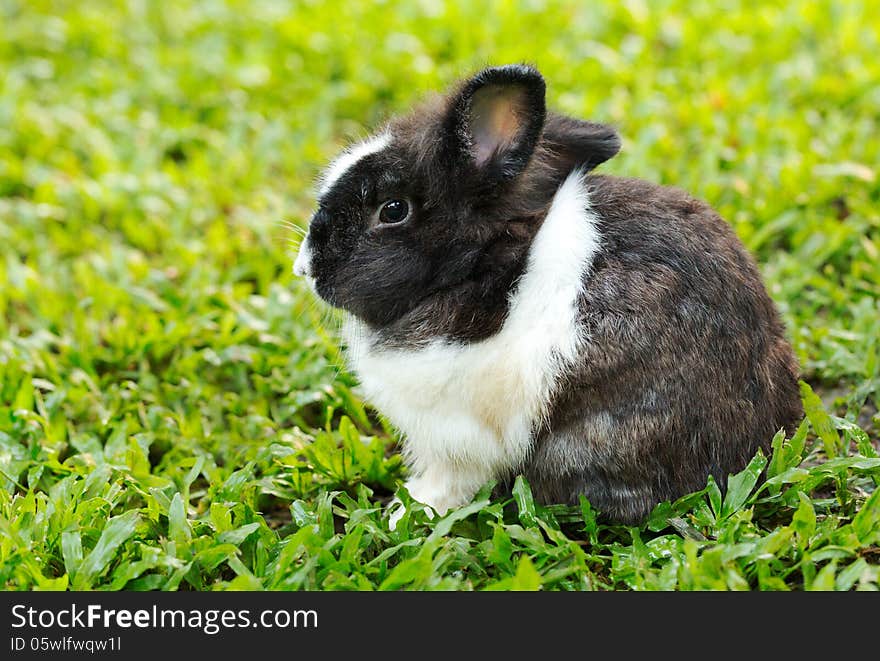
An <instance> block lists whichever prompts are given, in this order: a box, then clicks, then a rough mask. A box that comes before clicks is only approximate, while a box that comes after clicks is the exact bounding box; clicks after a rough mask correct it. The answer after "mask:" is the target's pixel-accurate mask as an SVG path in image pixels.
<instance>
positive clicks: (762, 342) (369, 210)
mask: <svg viewBox="0 0 880 661" xmlns="http://www.w3.org/2000/svg"><path fill="white" fill-rule="evenodd" d="M545 87H546V84H545V80H544V78H543V77H542V75H541V74H540V72H539V71H538V70H537V69H536V68H534V67H532V66H530V65H525V64H514V65H507V66H498V67H490V68H486V69H483V70H481V71H479V72H477V73H475V74H474V75H473V76H471V77H470V78H468V79H466V80H464V81H462V82H460V83H458V84H457V85H456V86H455V87H454V88H453V89H452V90H451V91H450V92H448V93H447V94H445V95H433V96H431V97H430V98H428V99H427V100H426V101H424V102H423V103H422V104H421V105H419V106H418V107H417V108H416V109H415V110H414V111H413V112H411V113H410V114H408V115H406V116H402V117H396V118H393V119H391V120H390V121H388V123H387V124H386V125H385V126H384V127H383V128H382V129H381V130H379V131H378V132H377V133H376V134H375V135H374V136H372V137H370V138H369V139H366V140H364V141H362V142H360V143H358V144H356V145H354V146H352V147H350V148H348V149H347V150H345V151H344V152H343V153H342V154H341V155H340V156H339V157H338V158H337V159H336V160H334V161H333V162H332V163H331V164H330V165H329V167H328V168H327V169H326V171H325V173H324V175H323V177H322V178H321V179H320V184H319V190H318V204H317V210H316V211H315V213H314V215H313V217H312V218H311V220H310V223H309V227H308V231H307V232H306V236H305V238H304V240H303V241H302V244H301V246H300V249H299V252H298V254H297V256H296V259H295V263H294V272H295V274H297V275H299V276H303V277H305V278H306V279H307V280H308V282H309V284H310V286H311V287H312V288H313V290H314V291H315V292H316V294H317V295H318V296H319V297H320V298H321V299H323V300H324V301H326V302H327V303H329V304H330V305H331V306H334V307H337V308H341V309H342V310H344V311H345V312H346V313H347V314H345V315H343V316H344V318H345V321H344V322H343V326H342V336H343V340H344V344H345V355H346V362H347V363H348V365H349V366H350V368H351V370H352V371H353V373H354V374H355V375H356V377H357V378H358V379H359V380H360V384H361V388H362V391H363V394H364V395H365V398H366V400H367V401H368V402H370V403H371V404H372V405H373V406H375V407H376V408H377V409H378V411H379V412H380V413H381V414H383V415H384V416H385V417H386V418H387V419H388V420H389V421H390V422H391V423H392V424H393V426H394V427H395V428H396V429H397V430H398V431H399V432H400V434H401V438H402V450H403V456H404V460H405V462H406V464H407V466H408V469H409V475H410V477H409V478H408V480H407V481H406V483H405V486H406V488H407V490H408V492H409V494H410V495H411V496H412V498H413V499H415V500H416V501H419V502H421V503H424V504H426V505H428V506H429V507H430V508H431V509H432V510H433V511H434V512H436V513H437V514H443V513H445V512H446V511H447V510H449V509H450V508H454V507H458V506H461V505H463V504H466V503H468V502H469V501H470V500H471V499H472V498H473V496H474V495H475V493H476V492H477V491H478V490H479V489H480V488H482V487H483V486H484V485H486V484H489V483H492V482H494V483H495V485H496V491H497V493H501V494H503V493H509V490H510V487H511V485H512V481H513V479H514V478H515V477H516V476H517V475H520V474H521V475H523V476H525V478H526V479H527V480H528V482H529V484H530V486H531V489H532V492H533V495H534V498H535V500H536V501H537V502H539V503H544V504H554V503H557V504H577V503H578V501H579V498H580V497H581V496H582V495H583V496H585V497H586V498H587V499H588V500H589V502H590V503H591V504H592V506H593V507H594V508H596V509H597V510H599V512H600V513H601V515H602V516H603V517H604V518H605V519H607V520H609V521H612V522H617V523H621V524H627V525H634V524H638V523H639V522H642V521H643V520H644V519H645V517H646V516H647V515H648V514H649V513H650V512H651V511H652V509H653V508H654V507H655V506H656V505H657V504H658V503H660V502H663V501H667V500H673V499H675V498H677V497H680V496H682V495H684V494H686V493H689V492H692V491H695V490H699V489H702V488H703V487H705V486H706V482H707V479H708V476H709V475H712V476H714V478H715V479H716V480H717V482H718V483H719V485H721V486H722V488H723V486H724V485H725V484H726V478H727V475H728V474H730V473H733V472H737V471H739V470H741V469H742V468H743V467H744V466H745V465H746V464H747V463H748V462H749V460H750V459H751V458H752V457H753V456H754V454H755V453H756V452H757V450H758V449H759V448H762V449H763V450H764V451H765V452H766V451H768V450H769V445H770V441H771V438H772V437H773V435H774V434H775V433H776V432H777V431H778V430H780V429H785V430H787V431H789V432H790V431H791V430H792V429H793V428H794V426H795V425H796V424H797V423H798V421H799V420H800V419H801V418H802V416H803V411H802V405H801V400H800V396H799V386H798V365H797V361H796V359H795V357H794V355H793V352H792V349H791V346H790V344H789V343H788V341H787V340H786V338H785V329H784V326H783V324H782V322H781V320H780V316H779V314H778V312H777V310H776V308H775V306H774V304H773V302H772V301H771V299H770V297H769V295H768V293H767V291H766V289H765V287H764V285H763V283H762V281H761V277H760V275H759V272H758V269H757V267H756V264H755V261H754V260H753V258H752V257H751V256H750V255H749V253H748V252H747V250H746V248H745V247H744V246H743V244H742V243H741V242H740V241H739V240H738V238H737V236H736V235H735V233H734V232H733V230H732V229H731V227H730V226H729V225H728V224H727V223H725V222H724V221H723V220H722V219H721V218H720V217H719V216H718V214H717V213H716V212H715V211H714V210H713V209H712V208H711V207H710V206H709V205H708V204H706V203H704V202H702V201H700V200H697V199H694V198H693V197H691V196H689V195H688V194H686V193H684V192H682V191H680V190H678V189H675V188H670V187H663V186H659V185H656V184H653V183H649V182H647V181H643V180H638V179H632V178H623V177H617V176H609V175H597V174H594V173H593V172H592V171H593V170H594V168H596V167H597V166H598V165H600V164H601V163H603V162H605V161H607V160H608V159H610V158H611V157H613V156H614V155H615V154H617V152H618V151H619V149H620V146H621V140H620V138H619V136H618V133H617V131H616V130H615V129H614V128H613V127H611V126H609V125H605V124H600V123H595V122H590V121H582V120H580V119H575V118H572V117H568V116H564V115H562V114H558V113H554V112H549V111H548V110H547V108H546V104H545ZM402 514H403V512H402V508H401V507H399V506H398V507H397V508H396V509H395V510H394V511H392V512H391V513H390V516H391V518H392V521H391V523H392V525H395V524H396V522H397V520H398V519H399V517H400V516H401V515H402ZM432 515H433V513H432Z"/></svg>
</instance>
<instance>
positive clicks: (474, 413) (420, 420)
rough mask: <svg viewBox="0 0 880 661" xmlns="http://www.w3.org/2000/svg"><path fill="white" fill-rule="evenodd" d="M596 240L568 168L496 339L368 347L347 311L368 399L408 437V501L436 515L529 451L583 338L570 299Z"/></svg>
mask: <svg viewBox="0 0 880 661" xmlns="http://www.w3.org/2000/svg"><path fill="white" fill-rule="evenodd" d="M599 240H600V237H599V234H598V231H597V229H596V217H595V216H594V215H593V213H592V212H591V211H590V199H589V195H588V193H587V190H586V186H585V184H584V182H583V173H581V172H580V171H577V170H576V171H575V172H573V173H572V174H571V175H569V177H568V178H567V179H566V180H565V182H564V183H563V184H562V186H560V188H559V190H558V191H557V192H556V195H555V197H554V198H553V203H552V205H551V207H550V211H549V213H548V214H547V218H546V219H545V220H544V223H543V225H542V227H541V229H540V230H539V231H538V233H537V235H536V236H535V239H534V241H533V243H532V246H531V250H530V252H529V258H528V264H527V267H526V271H525V273H524V274H523V276H522V278H521V279H520V281H519V285H518V286H517V288H516V290H515V291H514V293H513V294H512V297H511V301H510V311H509V314H508V317H507V319H506V320H505V322H504V324H503V325H502V327H501V329H500V330H499V331H498V332H497V333H496V334H495V335H493V336H492V337H489V338H487V339H485V340H483V341H481V342H475V343H472V344H464V345H463V344H456V343H451V342H448V341H444V340H437V341H434V342H432V343H431V344H429V345H427V346H426V347H423V348H420V349H418V350H399V349H391V350H389V349H382V348H378V349H376V348H374V347H373V346H372V345H373V340H372V338H371V337H370V331H369V329H367V328H366V327H365V326H364V325H363V324H362V323H361V322H359V321H358V320H356V319H355V318H353V317H349V319H348V320H347V322H346V325H345V327H344V330H343V332H344V333H345V336H346V339H347V341H348V356H349V360H350V363H351V367H352V368H353V370H354V372H355V373H356V374H357V375H358V376H359V378H360V380H361V385H362V388H363V390H364V393H365V395H366V397H367V399H368V400H369V401H371V402H372V403H373V404H374V405H375V406H376V407H377V408H378V409H379V410H380V411H382V413H384V414H385V415H386V416H387V417H388V418H389V419H390V420H391V422H392V423H393V424H394V425H396V426H397V428H398V429H399V430H400V431H401V432H402V433H403V435H404V451H405V455H406V458H407V461H408V463H409V465H410V467H411V469H412V470H413V472H414V477H413V479H411V480H410V481H409V482H408V483H407V486H408V488H409V490H410V493H411V495H412V496H413V497H414V498H416V500H419V501H420V502H424V503H426V504H428V505H430V506H431V507H433V508H434V509H435V510H437V511H438V512H439V513H443V512H444V511H446V510H447V509H448V508H449V507H455V506H459V505H462V504H464V503H466V502H468V501H469V500H470V498H471V497H473V495H474V493H475V492H476V491H477V489H479V487H480V486H482V485H483V484H484V483H485V482H487V481H489V480H491V479H493V478H496V477H498V476H500V475H501V474H502V473H504V472H506V471H507V470H509V469H511V468H514V467H516V466H518V465H520V464H521V463H522V462H523V461H524V460H525V459H526V458H527V457H528V455H529V453H530V451H531V448H532V431H533V429H534V427H535V425H536V424H537V423H538V422H539V421H540V420H541V419H542V417H543V416H544V415H546V413H547V406H548V403H549V401H550V397H551V395H552V393H553V390H554V388H555V387H556V384H557V381H558V379H559V377H560V376H561V374H562V373H563V372H564V370H565V369H566V368H567V366H568V365H570V364H571V363H573V362H574V360H575V359H576V358H577V355H578V352H579V350H580V347H581V346H582V343H583V341H584V338H583V336H582V333H581V331H580V329H579V328H578V325H577V301H578V298H579V296H580V294H581V291H582V288H583V282H584V276H585V274H586V272H587V271H588V270H589V268H590V266H591V264H592V261H593V256H594V255H595V254H596V252H597V250H598V248H599Z"/></svg>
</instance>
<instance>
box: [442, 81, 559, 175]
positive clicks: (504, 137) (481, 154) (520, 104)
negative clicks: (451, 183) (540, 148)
mask: <svg viewBox="0 0 880 661" xmlns="http://www.w3.org/2000/svg"><path fill="white" fill-rule="evenodd" d="M544 92H545V85H544V79H543V78H542V77H541V74H540V73H538V71H537V70H536V69H534V68H532V67H530V66H525V65H518V64H514V65H508V66H503V67H493V68H490V69H484V70H483V71H481V72H480V73H478V74H476V75H475V76H474V77H473V78H471V79H469V80H467V81H466V82H465V83H464V84H463V85H462V86H461V88H460V89H459V91H458V93H457V94H454V95H453V96H452V97H451V103H450V105H449V109H448V111H447V114H446V117H445V122H444V127H443V128H444V133H445V138H446V139H445V145H444V146H445V152H446V155H447V157H448V158H450V159H451V160H453V162H454V163H455V164H457V165H459V166H461V165H465V166H467V167H465V170H472V169H474V168H475V169H476V170H477V172H478V174H479V175H481V176H484V177H486V178H487V179H488V180H490V181H503V180H508V179H512V178H514V177H516V176H517V175H518V174H519V173H520V172H522V170H523V169H524V168H525V167H526V165H527V164H528V162H529V159H530V158H531V156H532V153H533V152H534V150H535V146H536V145H537V143H538V139H539V138H540V135H541V128H542V127H543V126H544V117H545V114H546V107H545V102H544Z"/></svg>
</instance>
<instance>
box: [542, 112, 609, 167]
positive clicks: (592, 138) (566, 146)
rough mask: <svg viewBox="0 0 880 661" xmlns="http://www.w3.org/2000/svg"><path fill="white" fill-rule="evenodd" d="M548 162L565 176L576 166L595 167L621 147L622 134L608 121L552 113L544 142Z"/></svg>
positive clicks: (548, 119) (545, 126) (545, 127)
mask: <svg viewBox="0 0 880 661" xmlns="http://www.w3.org/2000/svg"><path fill="white" fill-rule="evenodd" d="M542 144H543V146H544V148H545V151H546V159H547V163H548V165H550V167H552V168H553V170H555V171H558V173H559V175H561V176H563V177H565V176H567V175H568V173H569V172H571V171H572V170H573V169H574V168H577V167H580V168H584V169H585V170H592V169H593V168H594V167H596V166H597V165H599V164H600V163H604V162H605V161H607V160H608V159H609V158H611V157H612V156H614V155H615V154H616V153H617V152H618V151H620V136H619V135H618V133H617V131H616V130H615V129H614V128H613V127H611V126H608V125H607V124H596V123H595V122H585V121H583V120H580V119H575V118H573V117H567V116H565V115H557V114H555V113H552V114H550V115H549V116H548V117H547V123H546V124H545V125H544V137H543V142H542Z"/></svg>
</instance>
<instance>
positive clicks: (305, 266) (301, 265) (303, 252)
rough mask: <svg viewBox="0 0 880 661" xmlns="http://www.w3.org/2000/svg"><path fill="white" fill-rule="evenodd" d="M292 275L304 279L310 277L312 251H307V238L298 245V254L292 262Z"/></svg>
mask: <svg viewBox="0 0 880 661" xmlns="http://www.w3.org/2000/svg"><path fill="white" fill-rule="evenodd" d="M293 274H294V275H298V276H300V277H306V278H307V277H310V276H311V275H312V251H311V250H310V249H309V237H308V236H306V237H305V238H304V239H303V240H302V243H300V244H299V252H298V253H296V261H294V262H293Z"/></svg>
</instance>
